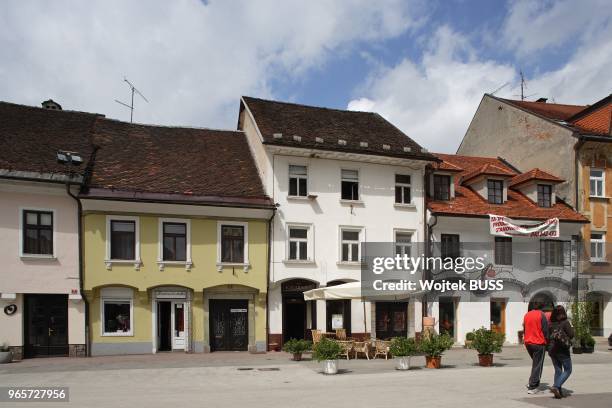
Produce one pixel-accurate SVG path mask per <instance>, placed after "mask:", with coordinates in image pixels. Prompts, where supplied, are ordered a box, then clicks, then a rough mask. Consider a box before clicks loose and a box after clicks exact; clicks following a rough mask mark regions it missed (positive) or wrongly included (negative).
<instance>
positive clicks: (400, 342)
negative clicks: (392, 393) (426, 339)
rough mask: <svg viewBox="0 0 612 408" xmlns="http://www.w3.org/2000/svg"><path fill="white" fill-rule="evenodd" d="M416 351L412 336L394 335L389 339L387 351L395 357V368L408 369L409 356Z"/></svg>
mask: <svg viewBox="0 0 612 408" xmlns="http://www.w3.org/2000/svg"><path fill="white" fill-rule="evenodd" d="M417 351H418V347H417V344H416V341H415V340H414V339H413V338H407V337H395V338H393V339H392V340H391V344H390V346H389V352H390V353H391V355H392V356H393V358H394V359H396V360H397V361H396V367H395V368H396V369H397V370H409V369H410V357H411V356H413V355H415V354H416V353H417Z"/></svg>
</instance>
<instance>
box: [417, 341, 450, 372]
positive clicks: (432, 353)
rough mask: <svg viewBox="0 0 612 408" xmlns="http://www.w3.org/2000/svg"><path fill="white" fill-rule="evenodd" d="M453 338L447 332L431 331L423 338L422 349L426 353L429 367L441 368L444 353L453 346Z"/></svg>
mask: <svg viewBox="0 0 612 408" xmlns="http://www.w3.org/2000/svg"><path fill="white" fill-rule="evenodd" d="M453 343H454V341H453V339H452V338H451V337H450V336H449V335H448V334H446V333H444V334H437V333H431V334H430V335H429V336H427V337H425V338H424V339H423V340H421V344H420V350H421V352H422V353H423V354H425V363H426V364H425V365H426V367H427V368H440V365H441V364H442V353H444V352H445V351H446V350H448V349H450V348H451V347H453Z"/></svg>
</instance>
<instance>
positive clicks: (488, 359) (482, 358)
mask: <svg viewBox="0 0 612 408" xmlns="http://www.w3.org/2000/svg"><path fill="white" fill-rule="evenodd" d="M478 364H479V365H480V366H481V367H491V366H492V365H493V354H479V355H478Z"/></svg>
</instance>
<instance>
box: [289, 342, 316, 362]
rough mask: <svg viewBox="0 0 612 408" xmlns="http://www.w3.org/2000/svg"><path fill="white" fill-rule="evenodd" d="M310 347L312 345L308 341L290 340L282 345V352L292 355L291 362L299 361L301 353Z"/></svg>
mask: <svg viewBox="0 0 612 408" xmlns="http://www.w3.org/2000/svg"><path fill="white" fill-rule="evenodd" d="M311 347H312V343H311V342H310V341H308V340H298V339H291V340H289V341H288V342H286V343H285V344H284V345H283V351H286V352H287V353H291V354H293V361H301V360H302V353H303V352H305V351H308V350H310V349H311Z"/></svg>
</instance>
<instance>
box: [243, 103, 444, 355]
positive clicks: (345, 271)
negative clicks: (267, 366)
mask: <svg viewBox="0 0 612 408" xmlns="http://www.w3.org/2000/svg"><path fill="white" fill-rule="evenodd" d="M238 127H239V129H240V130H243V131H244V132H245V134H246V136H247V138H248V141H249V145H250V147H251V150H252V153H253V157H254V158H255V160H256V163H257V168H258V171H259V174H260V177H261V178H262V180H263V184H264V188H265V191H266V194H267V195H268V196H270V197H271V199H272V200H273V202H274V203H275V204H276V206H277V211H276V215H275V217H274V219H273V222H272V246H271V266H270V276H269V278H270V281H269V303H268V307H269V313H270V320H269V321H270V326H269V341H270V343H271V347H272V348H278V347H279V346H280V345H281V344H282V343H283V342H284V341H287V340H289V339H291V338H308V337H309V336H310V334H311V333H310V331H311V330H312V329H319V330H322V331H326V332H331V331H334V330H336V329H345V330H346V331H347V333H348V334H349V335H351V336H352V337H356V338H360V337H363V336H366V335H371V336H372V337H378V338H388V337H392V336H396V335H404V336H405V335H408V334H410V335H414V333H415V331H420V325H421V309H420V301H418V300H416V301H409V299H401V300H398V301H395V302H375V303H370V302H365V303H364V302H362V301H361V300H357V299H354V300H349V299H347V300H328V301H323V300H317V301H309V302H305V301H304V296H303V292H304V291H306V290H309V289H314V288H317V287H325V286H331V285H337V284H342V283H347V282H356V281H360V279H361V259H362V254H361V253H360V251H361V250H362V244H363V243H365V242H396V241H400V242H403V243H404V244H410V243H413V242H414V243H416V242H419V241H421V242H422V241H423V240H424V209H425V203H424V187H423V179H424V171H425V165H426V164H427V163H428V162H430V161H432V160H435V159H434V158H433V157H432V156H431V155H430V154H428V153H427V152H426V151H425V150H424V149H422V148H421V147H420V146H418V145H417V144H416V143H415V142H414V141H412V140H411V139H410V138H408V136H406V135H404V134H403V133H401V132H400V131H399V130H398V129H396V128H395V127H394V126H393V125H391V124H390V123H388V122H387V121H385V120H384V119H382V118H381V117H380V116H378V115H376V114H373V113H364V112H349V111H341V110H334V109H325V108H315V107H310V106H304V105H295V104H289V103H281V102H274V101H265V100H261V99H255V98H249V97H243V99H242V102H241V109H240V117H239V126H238ZM391 319H393V321H395V322H396V324H395V325H392V324H391Z"/></svg>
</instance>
